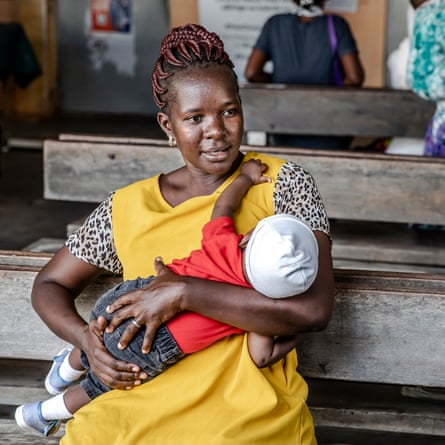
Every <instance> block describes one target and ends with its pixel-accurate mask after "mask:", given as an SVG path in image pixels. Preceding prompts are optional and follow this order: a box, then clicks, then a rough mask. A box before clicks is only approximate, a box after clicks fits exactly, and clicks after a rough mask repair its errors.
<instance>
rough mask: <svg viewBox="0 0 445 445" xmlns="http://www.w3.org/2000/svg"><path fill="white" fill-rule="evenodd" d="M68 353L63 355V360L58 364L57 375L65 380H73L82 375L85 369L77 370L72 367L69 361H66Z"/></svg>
mask: <svg viewBox="0 0 445 445" xmlns="http://www.w3.org/2000/svg"><path fill="white" fill-rule="evenodd" d="M68 357H69V354H68V355H67V356H66V357H65V359H64V360H63V362H62V363H61V364H60V368H59V375H60V377H61V378H62V379H63V380H65V382H75V381H77V380H79V379H80V377H82V375H83V374H85V372H86V369H82V370H80V371H79V370H78V369H74V368H73V367H72V366H71V365H70V363H69V361H68Z"/></svg>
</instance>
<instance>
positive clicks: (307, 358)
mask: <svg viewBox="0 0 445 445" xmlns="http://www.w3.org/2000/svg"><path fill="white" fill-rule="evenodd" d="M335 279H336V307H335V310H334V315H333V318H332V320H331V322H330V324H329V326H328V328H327V329H326V330H325V331H323V332H320V333H312V334H304V335H302V336H301V338H300V343H299V345H298V346H297V350H298V351H299V369H300V371H301V372H302V374H304V375H305V376H307V377H313V378H332V379H339V380H351V381H358V382H375V383H388V384H389V383H392V384H405V385H422V386H432V387H434V386H437V387H444V385H445V379H444V376H443V372H442V371H443V369H444V366H445V361H444V360H445V342H444V341H443V339H444V338H445V276H443V275H442V276H441V275H435V276H434V275H427V274H425V275H422V274H419V275H416V274H403V273H400V274H394V273H384V272H371V271H361V272H360V271H345V270H342V271H340V270H337V271H336V275H335Z"/></svg>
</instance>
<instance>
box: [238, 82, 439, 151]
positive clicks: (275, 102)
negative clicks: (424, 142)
mask: <svg viewBox="0 0 445 445" xmlns="http://www.w3.org/2000/svg"><path fill="white" fill-rule="evenodd" d="M240 91H241V97H242V101H243V108H244V118H245V123H244V126H245V130H246V132H248V133H249V132H253V131H254V132H260V133H261V132H266V133H287V134H301V135H309V134H313V135H314V134H315V135H332V136H360V137H375V138H376V137H394V136H401V137H419V138H423V137H424V135H425V131H426V128H427V126H428V122H429V121H430V119H431V116H432V115H433V113H434V110H435V104H434V102H431V101H426V100H423V99H421V98H419V97H418V96H417V95H415V94H414V93H413V92H411V91H407V90H393V89H381V88H338V87H315V86H314V87H311V86H305V87H302V86H299V85H284V84H258V83H255V84H245V85H242V87H241V88H240ZM264 145H265V144H264ZM345 148H346V147H345Z"/></svg>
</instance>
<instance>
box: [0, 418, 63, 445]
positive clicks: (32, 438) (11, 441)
mask: <svg viewBox="0 0 445 445" xmlns="http://www.w3.org/2000/svg"><path fill="white" fill-rule="evenodd" d="M64 429H65V427H64V426H63V425H62V427H61V429H60V430H59V431H58V433H57V435H56V436H51V437H42V436H38V435H37V434H36V433H33V432H32V431H26V430H22V429H21V428H19V427H18V426H17V424H16V423H15V421H14V420H11V419H0V437H1V444H2V445H42V444H45V445H56V444H58V443H59V441H60V437H61V436H63V431H64Z"/></svg>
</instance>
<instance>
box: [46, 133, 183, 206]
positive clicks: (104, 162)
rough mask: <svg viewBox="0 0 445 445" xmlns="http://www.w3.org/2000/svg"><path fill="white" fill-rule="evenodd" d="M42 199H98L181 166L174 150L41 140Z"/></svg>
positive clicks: (91, 200) (97, 200) (130, 145)
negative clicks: (42, 144)
mask: <svg viewBox="0 0 445 445" xmlns="http://www.w3.org/2000/svg"><path fill="white" fill-rule="evenodd" d="M43 156H44V198H46V199H60V200H67V201H86V202H99V201H101V200H103V199H105V198H106V197H107V195H108V193H109V192H110V191H112V190H115V189H118V188H120V187H123V186H124V185H127V184H129V183H131V182H134V181H137V180H139V179H143V178H147V177H150V176H154V175H156V174H158V173H160V172H162V171H169V170H171V169H174V168H177V167H179V166H181V165H182V163H183V162H182V157H181V155H180V153H179V151H178V150H174V149H171V148H169V147H168V146H166V145H165V142H164V145H163V146H155V145H150V146H145V145H134V144H128V145H127V144H119V145H118V144H113V143H94V142H77V141H75V142H61V141H51V140H46V141H45V142H44V155H43Z"/></svg>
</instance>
